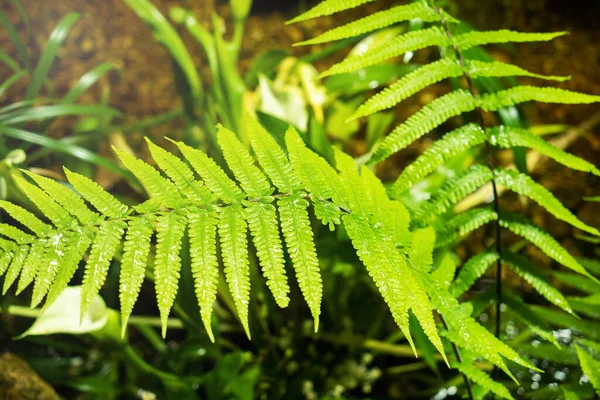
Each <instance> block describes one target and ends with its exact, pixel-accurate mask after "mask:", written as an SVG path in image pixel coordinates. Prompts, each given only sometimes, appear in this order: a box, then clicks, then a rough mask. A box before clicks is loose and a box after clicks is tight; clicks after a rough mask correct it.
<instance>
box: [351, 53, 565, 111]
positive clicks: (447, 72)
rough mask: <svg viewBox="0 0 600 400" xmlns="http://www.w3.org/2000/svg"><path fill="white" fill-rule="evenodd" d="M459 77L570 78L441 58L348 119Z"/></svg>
mask: <svg viewBox="0 0 600 400" xmlns="http://www.w3.org/2000/svg"><path fill="white" fill-rule="evenodd" d="M463 74H468V75H469V76H470V77H472V78H479V77H505V76H529V77H533V78H540V79H546V80H555V81H564V80H567V79H569V78H570V77H561V76H547V75H539V74H534V73H531V72H529V71H526V70H524V69H522V68H519V67H517V66H514V65H511V64H505V63H501V62H496V61H493V62H484V61H477V60H468V61H466V65H465V66H464V67H463V66H462V65H461V64H460V62H459V61H458V60H456V59H454V58H442V59H441V60H438V61H434V62H432V63H429V64H426V65H424V66H422V67H420V68H419V69H417V70H415V71H413V72H411V73H409V74H407V75H406V76H404V77H403V78H402V79H400V80H398V81H397V82H395V83H393V84H392V85H391V86H389V87H388V88H385V89H383V90H382V91H381V92H380V93H378V94H376V95H375V96H373V97H371V98H370V99H369V100H367V101H366V102H365V103H364V104H362V105H361V106H360V107H359V108H358V110H356V112H355V113H354V114H353V115H352V116H351V117H350V119H355V118H359V117H364V116H367V115H371V114H374V113H376V112H378V111H381V110H385V109H388V108H391V107H393V106H395V105H397V104H398V103H400V102H401V101H402V100H404V99H407V98H408V97H410V96H412V95H413V94H415V93H417V92H419V91H420V90H422V89H424V88H425V87H427V86H430V85H432V84H434V83H437V82H440V81H441V80H443V79H448V78H456V77H459V76H461V75H463Z"/></svg>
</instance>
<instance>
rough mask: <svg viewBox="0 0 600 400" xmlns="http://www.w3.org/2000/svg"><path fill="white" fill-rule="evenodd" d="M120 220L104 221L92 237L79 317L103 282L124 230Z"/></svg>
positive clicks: (82, 287)
mask: <svg viewBox="0 0 600 400" xmlns="http://www.w3.org/2000/svg"><path fill="white" fill-rule="evenodd" d="M125 227H126V225H125V223H124V222H122V221H118V220H117V221H111V220H109V221H104V222H103V223H102V224H100V228H99V229H98V233H97V234H96V237H95V238H94V242H93V244H92V249H91V251H90V256H89V258H88V260H87V264H86V266H85V272H84V275H83V282H82V284H81V319H83V316H84V315H85V313H86V312H87V310H88V308H89V306H90V304H91V302H92V300H93V299H94V296H96V294H98V291H99V290H100V288H101V287H102V285H103V284H104V280H105V279H106V275H107V274H108V267H109V266H110V263H111V261H112V259H113V257H114V255H115V252H116V250H117V247H118V246H119V244H120V243H121V237H122V236H123V233H124V231H125Z"/></svg>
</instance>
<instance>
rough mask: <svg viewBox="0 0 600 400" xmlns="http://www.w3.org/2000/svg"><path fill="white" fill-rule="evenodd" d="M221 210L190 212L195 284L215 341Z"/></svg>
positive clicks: (205, 322)
mask: <svg viewBox="0 0 600 400" xmlns="http://www.w3.org/2000/svg"><path fill="white" fill-rule="evenodd" d="M218 217H219V216H218V214H217V212H216V211H214V210H208V209H200V210H197V211H195V212H193V213H191V214H190V215H188V231H189V236H190V256H191V269H192V276H193V277H194V288H195V292H196V298H197V299H198V305H199V306H200V316H201V317H202V323H203V324H204V327H205V329H206V332H207V333H208V337H209V338H210V340H211V342H214V341H215V336H214V334H213V331H212V326H211V316H212V311H213V305H214V303H215V300H216V299H217V284H218V281H219V265H218V264H219V263H218V260H217V246H216V236H217V224H218V222H219V219H218Z"/></svg>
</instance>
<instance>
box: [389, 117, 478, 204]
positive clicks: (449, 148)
mask: <svg viewBox="0 0 600 400" xmlns="http://www.w3.org/2000/svg"><path fill="white" fill-rule="evenodd" d="M486 139H487V138H486V135H485V133H484V132H483V130H482V129H481V128H480V127H479V126H478V125H476V124H468V125H465V126H463V127H462V128H459V129H456V130H454V131H452V132H450V133H447V134H445V135H444V136H443V137H442V138H441V139H440V140H438V141H436V142H434V143H433V145H431V146H430V147H429V148H428V149H427V150H426V151H425V152H424V153H423V154H421V155H420V156H419V157H418V158H417V159H416V160H415V161H414V162H412V163H411V164H410V165H409V166H408V167H406V168H405V169H404V170H403V171H402V174H401V175H400V177H399V178H398V179H397V180H396V182H394V185H393V186H392V188H391V192H392V193H394V196H398V195H399V194H400V193H402V192H404V191H406V190H408V189H410V188H411V187H412V185H414V184H415V183H416V182H418V181H420V180H421V179H423V178H424V177H426V176H427V175H429V174H430V173H432V172H434V171H435V170H436V169H437V168H438V167H440V166H441V165H443V164H444V163H445V162H446V161H448V160H449V159H450V158H452V157H454V156H456V155H458V154H461V153H463V152H465V151H467V150H468V149H470V148H471V147H474V146H477V145H478V144H482V143H485V141H486Z"/></svg>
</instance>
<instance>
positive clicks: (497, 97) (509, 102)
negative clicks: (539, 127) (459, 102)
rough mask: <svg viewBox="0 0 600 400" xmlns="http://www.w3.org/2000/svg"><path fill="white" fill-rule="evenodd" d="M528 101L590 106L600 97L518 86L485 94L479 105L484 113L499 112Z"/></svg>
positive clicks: (599, 99)
mask: <svg viewBox="0 0 600 400" xmlns="http://www.w3.org/2000/svg"><path fill="white" fill-rule="evenodd" d="M527 101H537V102H541V103H556V104H590V103H597V102H600V96H594V95H591V94H583V93H577V92H572V91H569V90H564V89H556V88H551V87H537V86H516V87H513V88H510V89H506V90H502V91H500V92H497V93H492V94H483V95H482V96H481V97H479V98H478V99H477V104H478V106H479V107H481V109H483V110H484V111H498V110H499V109H500V108H503V107H509V106H514V105H516V104H520V103H525V102H527Z"/></svg>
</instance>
